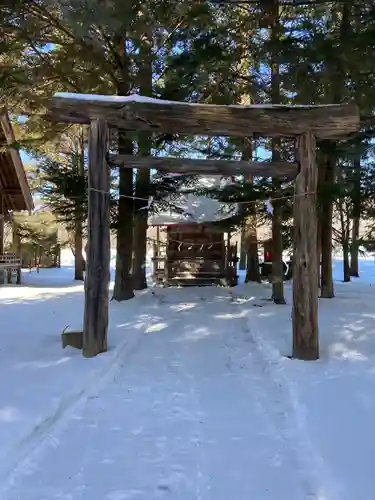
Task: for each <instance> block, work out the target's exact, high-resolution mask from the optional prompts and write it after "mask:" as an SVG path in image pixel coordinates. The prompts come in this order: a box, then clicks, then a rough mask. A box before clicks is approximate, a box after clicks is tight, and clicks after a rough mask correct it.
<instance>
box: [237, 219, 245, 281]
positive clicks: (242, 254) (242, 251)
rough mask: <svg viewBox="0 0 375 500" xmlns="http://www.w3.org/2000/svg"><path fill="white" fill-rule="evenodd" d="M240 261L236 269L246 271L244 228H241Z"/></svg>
mask: <svg viewBox="0 0 375 500" xmlns="http://www.w3.org/2000/svg"><path fill="white" fill-rule="evenodd" d="M240 239H241V241H240V261H239V264H238V268H239V270H240V271H245V270H246V246H245V227H244V226H242V227H241V237H240Z"/></svg>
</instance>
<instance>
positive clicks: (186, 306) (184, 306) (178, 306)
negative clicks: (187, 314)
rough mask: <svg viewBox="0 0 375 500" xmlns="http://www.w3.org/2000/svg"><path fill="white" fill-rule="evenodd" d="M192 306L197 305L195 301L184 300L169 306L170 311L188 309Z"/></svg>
mask: <svg viewBox="0 0 375 500" xmlns="http://www.w3.org/2000/svg"><path fill="white" fill-rule="evenodd" d="M194 307H197V303H196V302H190V303H189V302H186V303H182V304H176V305H171V306H170V309H172V311H176V312H178V311H188V310H189V309H193V308H194Z"/></svg>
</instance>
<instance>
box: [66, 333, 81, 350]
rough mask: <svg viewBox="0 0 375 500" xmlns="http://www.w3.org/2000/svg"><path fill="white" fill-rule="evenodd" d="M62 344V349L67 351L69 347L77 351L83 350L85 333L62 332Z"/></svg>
mask: <svg viewBox="0 0 375 500" xmlns="http://www.w3.org/2000/svg"><path fill="white" fill-rule="evenodd" d="M61 344H62V348H63V349H65V347H67V346H71V347H75V348H76V349H82V347H83V332H82V331H80V332H79V331H77V332H66V331H64V332H62V334H61Z"/></svg>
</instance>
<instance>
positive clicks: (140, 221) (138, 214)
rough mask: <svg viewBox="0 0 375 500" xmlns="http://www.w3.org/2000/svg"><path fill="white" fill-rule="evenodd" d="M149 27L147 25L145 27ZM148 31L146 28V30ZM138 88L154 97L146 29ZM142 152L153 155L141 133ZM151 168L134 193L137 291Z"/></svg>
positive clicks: (142, 275)
mask: <svg viewBox="0 0 375 500" xmlns="http://www.w3.org/2000/svg"><path fill="white" fill-rule="evenodd" d="M146 28H147V27H146ZM145 31H146V30H145ZM140 64H141V67H140V70H139V88H140V93H141V95H143V96H147V97H152V35H151V33H148V32H145V33H143V34H142V35H141V46H140ZM138 145H139V153H140V154H141V155H142V156H150V154H151V145H152V143H151V137H150V135H148V134H145V133H140V134H139V140H138ZM149 184H150V171H149V170H148V169H139V170H138V172H137V180H136V186H135V195H136V197H137V198H143V199H144V200H143V201H142V200H140V199H136V200H135V206H136V211H135V220H134V260H133V286H134V289H135V290H143V289H145V288H147V276H146V258H147V228H148V209H147V204H148V202H147V198H148V195H149Z"/></svg>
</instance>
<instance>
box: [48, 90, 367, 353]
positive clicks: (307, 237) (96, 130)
mask: <svg viewBox="0 0 375 500" xmlns="http://www.w3.org/2000/svg"><path fill="white" fill-rule="evenodd" d="M48 117H49V119H53V120H56V121H61V122H65V123H81V124H88V125H90V139H89V174H88V178H89V210H88V227H89V229H88V234H89V239H88V259H87V272H86V283H85V313H84V326H83V354H84V356H87V357H91V356H95V355H97V354H98V353H100V352H103V351H105V350H107V330H108V295H109V278H110V273H109V266H110V198H109V192H110V175H109V170H110V169H109V165H108V161H110V162H111V163H113V164H117V165H119V166H121V167H122V168H147V169H153V168H157V169H159V170H162V171H165V172H168V171H169V172H190V173H200V174H202V175H207V174H213V173H216V174H218V175H234V174H236V173H239V174H243V175H250V174H252V175H253V176H256V175H260V176H266V177H278V178H280V177H281V178H285V177H289V179H290V178H294V177H296V180H295V199H294V251H293V312H292V323H293V357H295V358H299V359H305V360H314V359H317V358H318V357H319V334H318V293H319V289H318V260H317V259H318V257H317V246H316V244H315V242H316V240H317V213H316V190H317V183H318V169H317V166H316V162H315V149H316V140H317V139H341V138H343V137H345V136H347V135H348V134H350V133H352V132H355V131H356V130H358V128H359V124H360V119H359V111H358V108H357V106H356V105H355V104H344V105H336V104H333V105H323V106H312V105H307V106H293V105H264V106H263V105H256V106H251V105H233V106H225V105H213V104H211V105H209V104H196V103H181V102H172V101H163V100H159V99H152V98H147V97H142V96H137V95H132V96H126V97H125V96H124V97H122V96H96V95H80V94H56V95H55V96H54V97H53V98H52V99H51V102H50V104H49V114H48ZM109 127H115V128H121V129H122V130H127V131H139V132H140V131H148V133H151V132H155V133H171V134H175V133H179V134H182V135H183V134H187V135H192V134H195V135H200V136H232V137H249V136H252V135H253V134H259V135H262V136H266V137H283V136H284V137H294V138H295V142H296V151H297V152H298V163H294V164H291V163H288V162H264V163H260V162H251V161H249V162H247V161H230V162H227V161H225V160H201V159H189V160H186V159H178V158H173V159H166V158H153V157H143V158H142V157H135V156H131V155H130V156H129V155H121V154H119V155H112V156H111V157H109V156H108V150H109Z"/></svg>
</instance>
